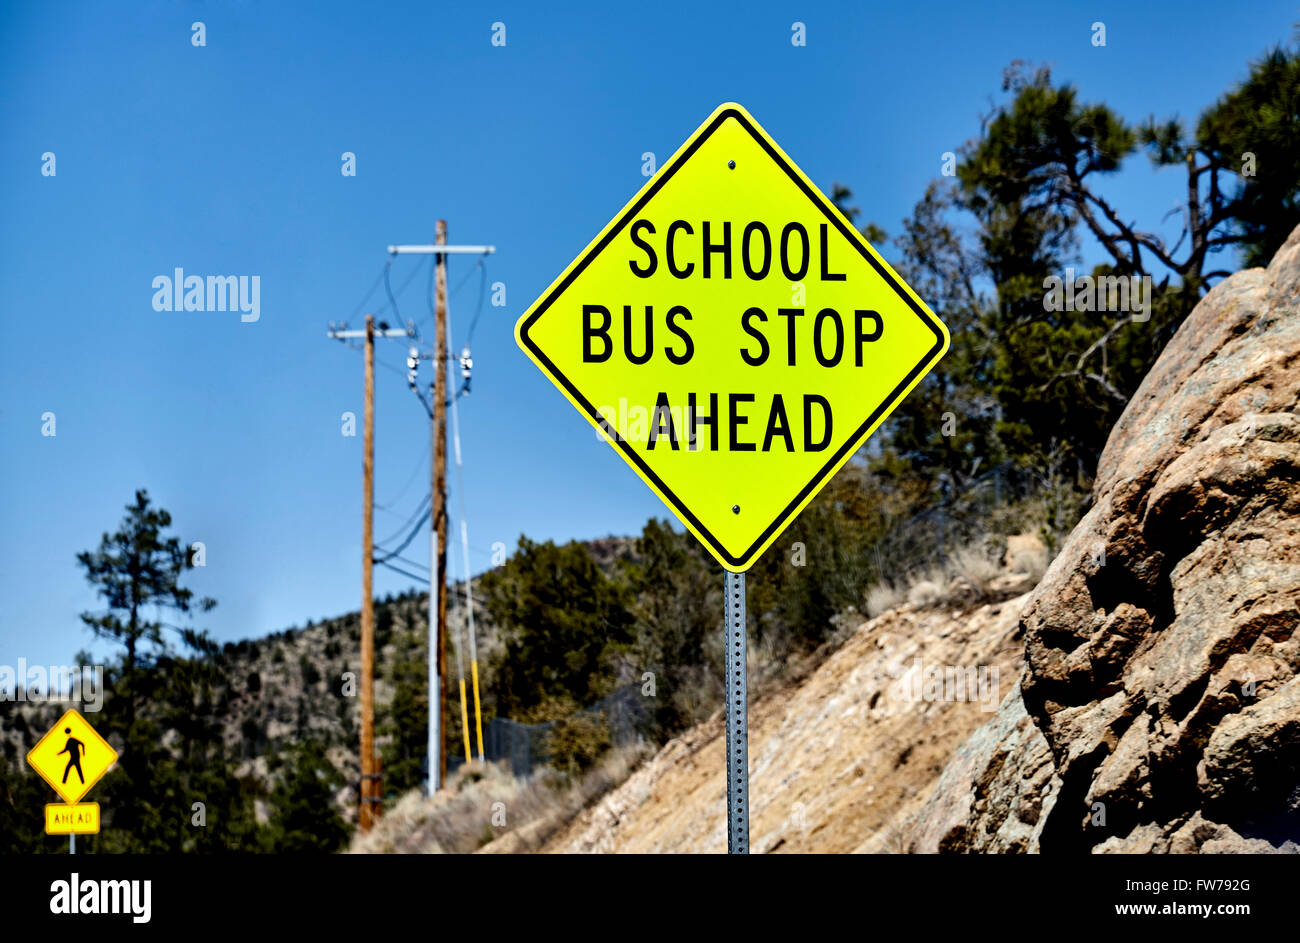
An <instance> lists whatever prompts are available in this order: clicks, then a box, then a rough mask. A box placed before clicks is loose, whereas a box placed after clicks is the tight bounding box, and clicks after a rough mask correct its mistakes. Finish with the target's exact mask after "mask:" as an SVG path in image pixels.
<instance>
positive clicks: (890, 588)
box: [867, 582, 907, 619]
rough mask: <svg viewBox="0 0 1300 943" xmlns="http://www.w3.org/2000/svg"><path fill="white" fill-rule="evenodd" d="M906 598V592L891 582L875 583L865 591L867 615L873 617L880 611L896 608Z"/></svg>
mask: <svg viewBox="0 0 1300 943" xmlns="http://www.w3.org/2000/svg"><path fill="white" fill-rule="evenodd" d="M906 599H907V592H906V590H904V589H903V588H901V587H899V586H895V585H894V584H893V583H889V582H885V583H877V584H876V585H875V586H873V587H871V591H870V592H868V593H867V615H868V616H869V617H870V618H872V619H874V618H875V617H876V616H878V615H880V614H881V613H882V612H888V611H889V610H890V609H897V608H898V607H899V606H901V605H902V604H903V603H904V602H905V601H906Z"/></svg>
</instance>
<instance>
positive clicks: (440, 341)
mask: <svg viewBox="0 0 1300 943" xmlns="http://www.w3.org/2000/svg"><path fill="white" fill-rule="evenodd" d="M434 243H435V244H436V245H439V246H445V245H446V244H447V221H446V220H445V219H440V220H438V225H437V227H436V229H435V231H434ZM435 261H436V262H437V266H438V268H437V273H436V277H435V283H434V319H435V321H436V322H437V324H436V327H435V339H434V348H435V350H434V360H433V363H434V368H433V369H434V381H433V531H434V533H435V535H436V536H435V538H434V539H435V540H436V544H435V546H436V549H437V555H436V558H435V559H434V560H433V561H432V566H433V570H434V573H433V576H434V580H435V583H436V586H437V596H438V632H437V646H438V655H437V657H438V690H439V692H440V693H441V692H443V691H446V690H447V254H446V253H445V252H439V253H438V254H437V256H436V258H435ZM429 709H430V710H431V711H432V710H433V709H434V705H432V704H430V705H429ZM437 711H438V743H437V747H438V782H439V784H441V783H443V782H446V779H447V718H448V712H447V709H446V698H445V697H441V696H440V697H439V698H438V705H437ZM429 772H430V776H431V777H432V773H433V770H432V769H430V771H429Z"/></svg>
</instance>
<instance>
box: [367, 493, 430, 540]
mask: <svg viewBox="0 0 1300 943" xmlns="http://www.w3.org/2000/svg"><path fill="white" fill-rule="evenodd" d="M431 499H432V495H428V494H426V495H425V496H424V498H423V499H421V501H420V503H419V505H418V506H417V507H416V509H415V511H413V512H412V514H411V516H410V517H408V518H407V519H406V521H405V523H403V524H402V526H401V527H399V528H397V531H396V533H394V534H392V535H391V536H388V537H385V538H384V539H383V540H381V541H379V543H381V544H386V543H391V542H392V541H393V540H394V539H395V538H397V537H400V536H401V535H402V534H403V533H405V531H406V529H407V528H408V527H410V526H411V524H412V522H413V521H414V520H415V519H416V518H417V517H419V516H420V515H421V514H423V513H424V512H425V511H426V510H427V509H428V506H429V501H430V500H431Z"/></svg>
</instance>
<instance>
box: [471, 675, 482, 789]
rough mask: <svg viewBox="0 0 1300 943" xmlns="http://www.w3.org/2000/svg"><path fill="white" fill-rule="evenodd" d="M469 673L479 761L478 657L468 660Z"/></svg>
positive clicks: (480, 759)
mask: <svg viewBox="0 0 1300 943" xmlns="http://www.w3.org/2000/svg"><path fill="white" fill-rule="evenodd" d="M469 670H470V673H471V674H472V675H473V677H474V732H475V733H476V734H478V758H479V762H480V763H482V762H484V760H483V712H482V711H481V710H480V709H479V703H478V659H477V658H476V659H474V660H473V661H472V662H470V667H469Z"/></svg>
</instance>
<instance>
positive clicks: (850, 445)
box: [519, 108, 944, 567]
mask: <svg viewBox="0 0 1300 943" xmlns="http://www.w3.org/2000/svg"><path fill="white" fill-rule="evenodd" d="M728 118H734V119H735V120H736V121H737V122H738V123H739V124H740V126H741V127H742V128H744V129H745V131H746V132H748V134H749V135H750V137H752V138H753V139H754V140H755V141H756V142H757V143H758V144H759V146H760V147H762V148H763V150H764V151H766V152H767V155H768V156H769V157H771V158H772V160H773V161H774V162H775V163H776V165H777V166H778V167H780V168H781V169H782V170H783V171H784V172H785V174H786V176H788V177H789V178H790V180H791V181H792V182H793V183H794V184H795V185H796V186H797V187H798V188H799V189H800V190H801V191H803V193H804V195H805V196H807V197H808V199H809V201H810V202H811V203H812V204H813V205H814V206H816V207H817V208H818V209H819V210H821V211H822V213H823V215H825V217H826V219H827V220H828V221H830V222H831V223H832V224H833V225H834V226H835V228H836V229H838V230H839V231H840V233H841V234H842V235H843V236H844V238H845V239H847V240H848V241H849V243H850V244H851V245H852V246H853V247H854V248H855V249H857V250H858V252H859V254H860V255H861V256H862V257H863V258H864V259H866V260H867V262H868V263H869V264H870V265H871V267H872V268H874V269H875V270H876V272H877V274H879V275H880V277H881V278H882V279H884V281H885V283H886V284H888V285H889V287H890V288H892V289H893V290H894V292H895V294H897V295H898V296H899V297H900V298H902V299H903V300H904V301H905V302H907V305H908V307H910V308H911V309H912V311H913V312H914V313H915V314H916V316H917V317H918V318H920V319H921V323H923V324H924V325H925V326H926V327H928V328H929V329H930V330H931V331H933V332H934V338H935V340H934V346H933V347H931V348H930V350H929V352H927V353H926V355H925V356H924V357H923V358H922V359H921V361H920V362H919V363H918V364H917V365H916V366H915V367H913V368H912V369H911V370H910V371H909V372H908V374H907V375H906V376H905V377H903V379H902V381H900V382H899V384H898V386H896V387H895V388H894V390H893V392H891V393H890V394H889V396H887V397H886V398H885V400H884V402H882V403H881V404H880V405H879V406H878V407H876V409H874V410H873V411H872V413H871V415H870V416H868V417H867V419H866V421H865V422H863V423H862V425H860V426H859V427H858V428H857V429H856V430H855V431H854V433H853V434H852V435H851V436H849V437H848V438H847V439H846V440H845V441H844V444H843V445H842V446H840V448H839V449H838V450H837V451H836V452H835V454H834V455H832V456H831V458H830V459H829V460H828V461H827V462H826V463H825V464H824V465H823V466H822V467H821V469H819V470H818V472H817V474H815V475H814V476H813V477H812V479H811V480H810V481H809V482H808V484H806V485H804V487H803V488H802V489H800V491H799V493H798V494H797V495H795V497H794V500H792V501H791V502H790V503H789V504H787V505H786V506H785V508H784V509H783V510H782V511H781V512H780V513H779V514H778V515H777V516H776V518H775V519H774V520H773V521H772V523H771V524H769V525H768V526H767V528H766V529H765V530H764V531H763V532H762V534H760V535H759V536H758V539H756V540H755V541H754V542H753V543H752V544H750V545H749V547H748V548H747V549H746V550H745V552H744V553H742V554H740V555H739V556H733V555H732V554H730V553H728V552H727V549H726V548H725V547H723V546H722V543H721V541H719V540H718V538H717V537H715V536H714V535H713V533H712V531H710V530H709V529H708V528H707V527H705V526H704V524H703V523H702V522H701V521H700V520H699V518H697V517H696V516H695V515H694V514H693V513H692V512H691V510H690V508H688V507H687V506H686V505H685V503H683V502H682V500H681V499H680V498H678V497H677V495H676V494H675V493H674V492H673V490H672V489H671V488H669V487H668V486H667V485H666V484H665V483H664V481H663V480H662V479H661V478H660V477H659V476H658V475H657V474H655V472H654V470H653V469H652V468H650V466H649V465H647V464H646V463H645V461H644V460H643V459H642V458H641V456H640V455H638V454H637V453H636V451H635V450H633V448H632V447H631V445H630V444H629V443H628V442H627V441H626V440H624V439H623V438H622V437H621V436H619V435H617V433H616V434H614V435H613V436H611V439H612V440H613V441H614V443H615V444H616V445H617V446H618V447H619V449H620V450H622V452H623V454H624V455H625V456H627V458H628V460H629V461H631V462H632V463H633V464H634V465H635V466H636V467H637V468H639V469H640V470H641V473H642V474H644V475H645V476H646V477H647V478H648V479H649V480H650V481H652V482H654V484H655V487H656V488H658V489H659V493H660V494H662V495H663V496H664V497H666V498H667V499H668V501H669V503H670V504H671V505H672V507H673V509H674V510H675V511H676V512H677V513H678V514H679V515H680V516H681V517H682V518H684V519H685V520H688V521H690V522H691V525H692V526H693V527H694V529H695V531H696V532H697V533H698V534H701V535H702V536H703V537H704V538H705V539H706V540H707V541H708V543H709V546H710V547H712V548H713V550H714V551H715V552H716V553H717V554H718V555H719V556H720V557H722V558H723V559H724V560H726V561H727V562H728V563H730V564H731V565H732V566H735V567H741V566H744V561H745V560H747V559H749V557H751V556H752V555H753V554H754V552H755V550H756V549H757V548H758V547H761V546H762V545H763V544H764V543H765V542H766V541H767V540H768V538H769V537H771V536H772V535H773V534H774V533H779V532H780V531H782V530H784V529H785V528H786V527H787V526H788V525H789V522H790V519H791V518H792V517H793V516H794V512H795V509H796V508H798V507H799V505H800V504H801V503H802V502H803V500H804V499H805V498H806V497H808V496H809V495H810V494H815V493H816V492H818V491H820V490H821V489H822V487H824V486H825V483H826V481H827V480H829V478H830V471H831V470H832V469H834V468H835V467H836V466H837V465H838V464H839V463H840V460H841V459H843V458H844V456H845V454H846V453H847V452H848V451H849V450H850V449H857V448H858V447H859V445H858V441H859V439H861V437H862V436H863V435H864V434H865V433H866V431H867V430H868V429H870V428H871V427H872V425H873V424H874V423H875V422H876V420H877V419H879V418H880V416H881V415H882V414H883V413H885V412H886V411H887V410H891V409H893V407H894V406H895V405H896V404H897V403H898V401H899V400H901V399H902V396H903V392H904V391H905V390H906V389H907V387H908V385H909V384H911V382H912V381H913V380H914V379H916V377H917V375H918V374H919V373H921V371H922V370H923V369H924V368H926V367H928V366H931V365H932V364H933V363H934V361H935V358H936V356H937V355H938V353H939V352H940V351H941V350H942V349H943V341H944V336H943V330H942V328H941V327H940V326H939V324H938V322H937V320H936V319H935V318H934V317H933V316H932V315H930V314H929V312H927V311H926V310H925V309H924V308H922V307H921V306H920V305H918V304H917V303H916V302H915V301H914V300H913V299H912V296H911V295H909V294H908V293H907V292H906V291H904V290H903V289H902V288H901V287H900V286H899V284H898V282H897V281H896V280H895V279H894V277H893V275H892V274H891V273H890V272H889V270H888V269H887V268H885V267H884V266H882V265H881V264H880V263H879V262H878V261H877V260H876V259H875V257H874V256H873V255H872V254H871V253H870V252H868V251H867V250H866V249H865V248H864V247H863V245H862V242H861V237H860V236H858V235H857V234H856V233H853V232H850V230H849V229H848V227H847V226H845V225H844V222H843V221H842V220H841V218H840V215H839V214H838V213H837V212H836V211H835V209H834V207H832V206H831V205H830V203H828V202H827V201H826V199H825V198H824V197H822V195H821V194H820V193H818V192H817V191H816V190H814V189H813V188H812V187H810V186H809V185H808V184H807V183H806V182H805V181H804V179H803V178H802V176H801V175H800V174H799V173H798V172H796V171H795V170H794V168H793V167H791V166H790V164H789V162H788V161H787V160H786V159H785V157H784V156H782V154H781V153H780V152H779V151H778V150H776V149H775V148H774V147H772V145H771V144H770V143H769V142H768V140H767V139H766V137H765V136H764V135H762V134H760V133H759V132H758V131H757V130H756V129H755V128H754V125H753V124H752V123H751V122H750V121H749V119H748V117H746V115H745V114H744V112H741V111H739V110H737V109H735V108H724V109H723V110H722V111H719V112H718V113H717V115H716V116H715V117H714V119H713V121H712V122H710V123H709V125H708V127H707V128H705V129H704V131H703V133H701V134H699V135H698V136H697V137H696V138H695V140H694V141H692V142H691V144H690V146H689V147H688V148H687V149H686V150H685V151H684V152H682V154H681V155H680V156H679V157H678V158H677V159H676V160H675V161H673V163H672V165H671V166H669V167H665V168H664V172H663V174H661V175H660V177H659V179H658V180H656V181H655V182H654V183H653V184H652V185H651V186H650V187H649V188H648V189H647V190H646V191H645V192H644V193H642V194H641V196H640V198H639V199H638V200H637V201H636V202H635V203H633V204H632V205H631V206H629V207H628V208H627V210H626V211H625V212H624V213H623V215H622V216H621V217H619V219H618V222H616V223H615V224H614V225H613V226H611V227H610V228H609V229H608V230H607V231H606V232H605V235H604V236H603V237H602V238H601V240H600V241H599V242H597V243H596V244H595V245H593V246H591V247H590V248H589V249H588V250H587V251H586V252H585V253H584V254H583V256H582V259H581V261H579V262H578V264H577V265H575V266H573V268H572V269H570V271H569V273H568V274H567V275H566V276H565V277H564V279H563V280H562V281H560V282H559V283H558V284H556V285H555V286H554V287H553V288H552V289H551V290H550V291H549V292H547V294H546V295H545V296H544V297H543V298H542V299H541V301H539V302H538V303H537V304H536V305H535V306H534V307H533V312H532V314H530V315H529V316H528V318H527V320H525V321H524V322H523V324H522V325H520V328H519V337H520V339H521V340H522V341H523V343H524V344H526V345H527V346H528V349H529V351H531V352H532V354H533V356H534V357H536V358H537V359H538V361H540V362H541V363H543V364H545V365H546V369H547V371H548V372H549V373H550V374H551V376H553V377H554V378H555V379H557V380H559V381H560V383H561V384H563V386H564V388H565V389H566V390H568V391H569V395H570V396H572V397H573V398H574V400H575V401H577V402H579V403H581V404H582V408H583V409H584V410H586V412H587V415H588V416H590V417H591V419H592V421H593V422H595V423H596V424H597V425H598V426H601V427H602V428H603V427H605V426H606V423H605V422H604V420H603V419H602V417H601V415H600V413H599V412H598V411H597V410H596V408H595V407H594V406H592V405H591V403H590V402H588V400H587V398H586V397H585V396H583V395H582V392H581V391H580V390H579V389H578V388H577V387H576V386H574V385H573V383H572V382H571V381H570V380H569V378H568V377H566V376H565V375H564V374H563V373H562V372H561V371H560V369H559V368H558V367H556V365H555V364H554V363H553V362H552V361H551V358H549V357H547V356H546V354H545V353H544V352H543V351H542V349H541V348H540V347H538V346H537V345H536V344H535V343H533V340H532V338H530V337H529V336H528V329H529V328H530V327H532V325H533V324H534V323H535V322H536V321H537V319H538V318H540V317H541V316H542V315H543V314H544V313H545V312H546V310H547V309H548V308H550V306H551V304H552V303H553V302H554V301H555V300H556V299H557V298H559V296H560V295H561V294H563V293H564V292H565V290H567V289H568V287H569V285H570V284H571V283H572V282H573V280H574V279H575V278H577V277H578V275H580V274H581V273H582V271H583V270H584V269H585V268H586V267H587V265H588V264H590V262H591V261H592V260H593V259H594V258H596V256H598V255H599V254H600V253H601V252H603V251H604V249H605V247H606V246H608V245H609V243H610V242H611V241H612V240H613V239H614V237H615V236H617V235H618V234H619V233H620V232H621V231H622V230H623V227H624V226H626V225H627V224H628V223H629V222H631V221H632V220H633V219H634V218H635V217H636V215H637V214H638V213H639V212H640V211H641V210H642V208H643V207H644V206H645V205H646V203H648V202H649V201H650V200H651V198H652V197H654V195H655V194H656V193H658V192H659V190H660V189H661V188H662V187H663V185H664V184H665V183H667V182H668V181H669V180H671V179H672V176H673V174H675V173H676V172H677V171H678V170H679V169H681V168H682V167H683V166H685V164H686V162H687V161H688V160H690V158H691V156H692V155H693V154H694V153H695V152H696V151H697V150H698V149H699V148H700V145H702V144H703V143H704V142H705V141H707V140H708V139H709V136H710V135H712V134H713V132H714V131H716V130H717V129H718V128H719V127H720V126H721V125H722V123H723V122H724V121H726V120H727V119H728ZM752 562H753V561H751V563H752Z"/></svg>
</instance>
